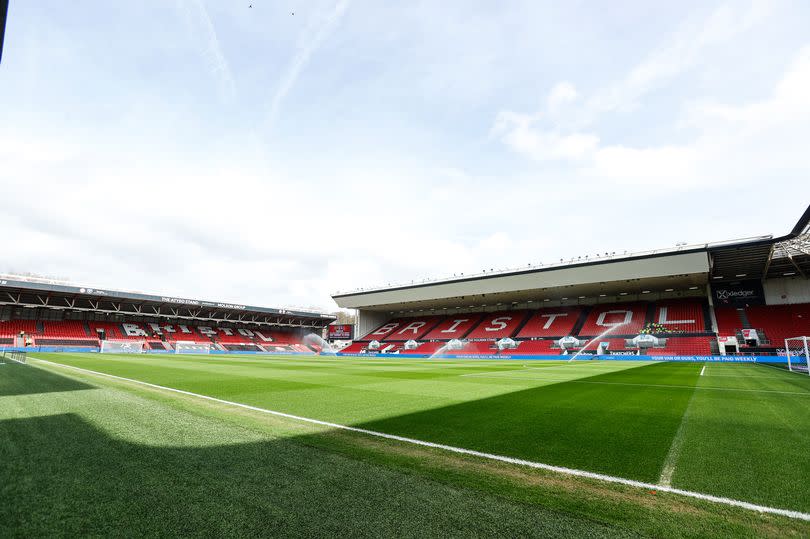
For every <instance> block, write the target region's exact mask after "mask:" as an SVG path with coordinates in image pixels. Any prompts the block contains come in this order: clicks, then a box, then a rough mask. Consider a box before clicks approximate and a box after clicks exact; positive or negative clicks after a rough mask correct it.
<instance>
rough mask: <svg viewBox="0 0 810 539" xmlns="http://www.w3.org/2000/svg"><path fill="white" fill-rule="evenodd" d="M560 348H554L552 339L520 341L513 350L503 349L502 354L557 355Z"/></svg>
mask: <svg viewBox="0 0 810 539" xmlns="http://www.w3.org/2000/svg"><path fill="white" fill-rule="evenodd" d="M560 352H561V350H560V349H559V348H554V340H553V339H546V340H540V341H521V342H520V343H519V344H518V347H517V348H516V349H514V350H505V351H504V352H503V353H504V354H509V355H514V356H520V355H537V356H557V355H560Z"/></svg>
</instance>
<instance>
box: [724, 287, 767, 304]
mask: <svg viewBox="0 0 810 539" xmlns="http://www.w3.org/2000/svg"><path fill="white" fill-rule="evenodd" d="M712 295H713V296H714V302H715V304H717V305H764V304H765V292H764V290H763V289H762V283H761V282H760V281H740V282H736V283H728V284H723V285H719V284H713V285H712Z"/></svg>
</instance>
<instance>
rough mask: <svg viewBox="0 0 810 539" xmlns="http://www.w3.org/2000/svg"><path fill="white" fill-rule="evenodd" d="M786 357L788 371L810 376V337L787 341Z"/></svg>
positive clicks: (794, 338)
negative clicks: (809, 365) (809, 368)
mask: <svg viewBox="0 0 810 539" xmlns="http://www.w3.org/2000/svg"><path fill="white" fill-rule="evenodd" d="M785 355H786V356H787V367H788V370H790V371H795V372H806V373H808V374H810V370H808V368H807V364H808V357H810V337H792V338H790V339H785Z"/></svg>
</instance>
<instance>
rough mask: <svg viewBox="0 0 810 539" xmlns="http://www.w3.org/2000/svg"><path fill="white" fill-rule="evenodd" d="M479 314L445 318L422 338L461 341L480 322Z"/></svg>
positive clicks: (480, 316)
mask: <svg viewBox="0 0 810 539" xmlns="http://www.w3.org/2000/svg"><path fill="white" fill-rule="evenodd" d="M481 318H482V315H480V314H459V315H454V316H449V317H447V318H446V319H445V320H444V321H442V323H440V324H439V325H438V326H436V327H435V328H434V329H433V330H432V331H430V332H429V333H428V334H427V335H425V336H424V337H423V338H424V339H425V340H433V339H436V340H450V339H461V338H463V337H465V336H466V335H467V333H468V332H469V331H470V330H471V329H472V328H473V327H474V326H475V325H476V324H478V322H480V321H481Z"/></svg>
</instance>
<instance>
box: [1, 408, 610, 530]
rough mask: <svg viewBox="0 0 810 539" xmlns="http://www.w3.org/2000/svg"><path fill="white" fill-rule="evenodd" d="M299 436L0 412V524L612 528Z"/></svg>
mask: <svg viewBox="0 0 810 539" xmlns="http://www.w3.org/2000/svg"><path fill="white" fill-rule="evenodd" d="M294 440H295V439H294V438H293V439H274V440H269V441H261V442H246V443H237V444H233V445H219V446H207V447H154V446H146V445H137V444H133V443H130V442H126V441H121V440H118V439H115V438H112V437H110V436H108V435H107V434H106V433H105V432H103V431H100V430H98V429H97V428H95V427H94V426H93V425H91V424H89V423H87V422H86V421H84V420H83V419H82V418H81V417H80V416H78V415H73V414H63V415H53V416H46V417H36V418H26V419H13V420H5V421H0V494H2V499H3V500H4V501H3V503H2V504H0V536H4V537H8V536H46V535H54V534H58V535H67V536H79V535H82V536H85V535H103V536H122V535H123V536H201V535H204V536H210V537H220V536H249V537H258V536H308V537H312V536H323V537H334V536H375V537H382V536H397V537H402V536H467V537H469V536H509V537H524V536H581V535H582V534H583V533H585V532H587V533H588V534H589V535H593V536H606V535H615V534H616V532H617V530H613V529H609V528H605V527H602V526H601V525H598V524H595V523H592V522H584V521H582V520H577V519H575V518H572V517H568V516H565V515H562V514H558V513H554V512H552V511H548V510H543V509H540V508H537V507H532V506H524V505H521V504H517V503H510V502H507V501H506V500H503V499H501V498H499V497H495V496H489V495H485V494H481V493H477V494H476V495H475V496H473V495H470V492H468V491H465V490H463V489H459V488H454V487H450V486H446V485H442V484H439V483H436V482H434V481H430V480H426V479H424V478H420V477H417V476H413V475H408V474H403V473H400V472H397V471H395V470H392V469H387V468H382V467H379V466H375V465H373V464H369V463H365V462H361V461H357V460H353V459H349V458H346V457H342V456H340V455H338V454H335V453H331V452H328V451H323V450H319V449H317V448H313V447H309V446H307V445H305V444H301V443H296V442H295V441H294ZM496 515H497V518H493V517H494V516H496ZM620 533H621V532H620ZM625 534H626V532H625Z"/></svg>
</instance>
